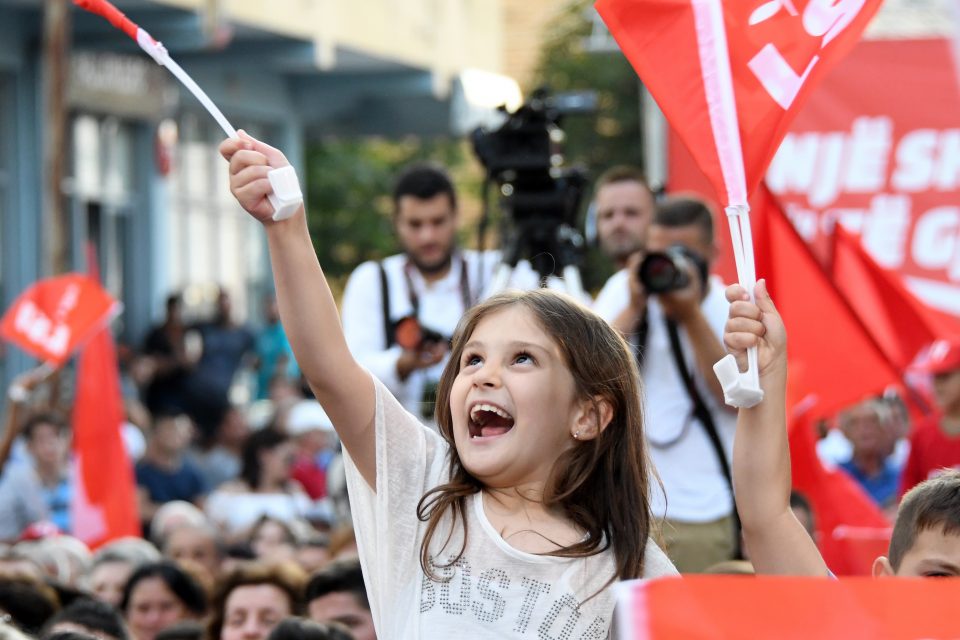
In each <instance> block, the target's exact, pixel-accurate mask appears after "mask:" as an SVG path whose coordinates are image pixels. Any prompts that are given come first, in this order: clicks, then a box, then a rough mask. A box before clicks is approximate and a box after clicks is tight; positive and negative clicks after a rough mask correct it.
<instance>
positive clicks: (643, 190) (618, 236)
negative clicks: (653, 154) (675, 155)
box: [594, 165, 656, 307]
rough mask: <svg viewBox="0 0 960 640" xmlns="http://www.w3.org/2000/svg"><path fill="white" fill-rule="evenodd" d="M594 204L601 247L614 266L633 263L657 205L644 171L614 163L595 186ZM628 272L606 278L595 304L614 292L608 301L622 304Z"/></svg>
mask: <svg viewBox="0 0 960 640" xmlns="http://www.w3.org/2000/svg"><path fill="white" fill-rule="evenodd" d="M594 192H595V194H596V195H595V196H594V205H595V207H596V219H597V223H596V224H597V227H596V228H597V241H598V242H599V243H600V249H601V250H602V251H603V253H604V254H605V255H606V256H607V257H608V258H610V260H612V261H613V263H614V264H615V265H616V267H617V269H619V270H622V269H625V268H626V267H627V264H628V263H629V262H630V261H631V259H632V260H633V265H634V267H636V266H638V265H639V260H640V258H641V257H642V255H643V250H644V248H645V247H646V241H647V228H648V227H649V226H650V223H651V221H652V220H653V212H654V209H655V208H656V203H655V202H654V198H653V193H652V192H651V191H650V186H649V185H648V184H647V179H646V177H644V175H643V172H642V171H641V170H640V169H638V168H637V167H630V166H625V165H621V166H616V167H612V168H610V169H608V170H607V171H606V172H604V173H603V175H601V176H600V178H599V179H598V180H597V183H596V185H595V186H594ZM626 276H627V273H626V272H623V273H621V275H619V276H617V278H616V279H613V280H609V281H608V282H607V285H606V286H605V287H604V288H603V289H602V290H601V293H600V295H599V297H598V298H597V304H598V305H600V306H601V307H602V306H603V305H604V302H605V297H606V296H607V295H610V296H613V300H611V302H615V303H616V306H618V307H619V306H622V304H623V303H622V301H621V302H616V300H618V299H622V293H621V292H618V291H616V289H617V288H622V286H623V285H624V284H626V283H625V279H626Z"/></svg>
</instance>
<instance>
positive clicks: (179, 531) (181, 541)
mask: <svg viewBox="0 0 960 640" xmlns="http://www.w3.org/2000/svg"><path fill="white" fill-rule="evenodd" d="M163 555H164V556H165V557H167V558H169V559H171V560H173V561H174V562H178V563H182V562H183V561H187V562H191V563H194V564H195V565H196V566H198V567H200V568H202V569H203V570H204V572H205V573H206V574H207V575H208V576H209V578H210V579H211V580H216V578H217V577H219V575H220V567H221V564H222V563H223V541H222V540H221V539H220V535H219V533H218V532H217V530H216V529H215V528H214V527H213V526H212V525H210V524H202V525H192V524H184V525H181V526H178V527H176V528H174V529H173V530H171V531H170V532H169V533H168V534H167V535H166V536H164V539H163Z"/></svg>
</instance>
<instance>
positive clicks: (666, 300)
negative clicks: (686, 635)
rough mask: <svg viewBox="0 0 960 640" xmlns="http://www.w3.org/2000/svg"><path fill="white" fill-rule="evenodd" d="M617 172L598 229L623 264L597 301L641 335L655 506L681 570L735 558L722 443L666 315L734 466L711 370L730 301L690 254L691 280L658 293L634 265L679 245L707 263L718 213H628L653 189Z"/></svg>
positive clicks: (674, 205)
mask: <svg viewBox="0 0 960 640" xmlns="http://www.w3.org/2000/svg"><path fill="white" fill-rule="evenodd" d="M614 175H617V174H614ZM619 176H620V177H621V179H620V180H617V181H614V182H612V183H605V182H604V181H603V179H601V183H600V186H599V187H598V190H597V213H598V218H597V231H598V236H599V238H600V241H601V246H602V247H603V248H604V249H605V250H606V251H607V253H608V254H609V255H611V257H613V258H614V259H615V260H617V261H618V264H620V266H621V267H622V269H621V270H620V271H618V272H617V273H616V274H614V275H613V276H612V277H611V278H610V279H609V280H608V281H607V283H606V284H605V285H604V287H603V290H602V291H601V292H600V294H599V295H598V297H597V300H596V302H595V304H594V309H595V310H596V311H597V313H598V314H600V315H601V316H602V317H604V318H606V319H607V320H609V321H610V322H611V324H613V325H614V326H615V327H617V328H618V329H619V330H620V331H621V332H622V333H623V334H624V335H625V336H626V337H627V338H628V339H629V340H630V341H631V342H632V343H633V344H635V345H638V343H639V342H640V341H641V340H642V342H643V344H642V347H639V348H640V349H641V353H642V355H641V369H640V371H641V375H642V379H643V384H644V429H645V431H646V434H647V439H648V442H649V444H650V455H651V459H652V460H653V463H654V466H655V467H656V469H657V472H658V474H659V476H660V479H661V480H662V482H663V489H664V491H660V490H659V488H658V486H657V484H656V483H654V487H655V489H654V491H653V496H652V498H653V501H652V502H653V505H652V506H653V509H654V514H655V515H657V516H658V517H661V518H665V519H666V524H665V526H664V538H665V540H666V541H667V545H668V549H667V551H668V553H669V555H670V556H671V559H672V560H673V561H674V563H675V564H676V565H677V567H678V568H679V569H680V570H681V571H700V570H703V569H705V568H706V567H707V566H709V565H710V564H713V563H715V562H719V561H722V560H726V559H729V558H730V557H731V555H732V553H733V551H734V548H735V545H734V524H733V521H732V518H731V516H732V514H733V511H734V504H733V496H732V495H731V492H730V489H729V485H728V482H727V479H726V477H725V474H724V472H723V468H722V466H721V464H720V460H719V458H718V456H717V452H716V448H715V447H714V445H713V444H712V443H711V440H710V437H709V436H708V434H707V431H706V429H705V428H704V425H703V424H702V423H701V421H700V420H699V419H697V418H695V417H694V402H693V400H692V399H691V396H690V393H689V392H688V390H687V387H686V384H685V382H684V380H683V377H682V376H681V373H680V370H679V368H678V366H677V362H676V358H675V356H674V352H673V348H672V346H671V341H670V335H669V331H668V329H667V319H668V318H669V319H672V320H673V322H674V323H675V324H676V326H677V327H678V331H677V334H678V337H679V344H680V347H681V351H682V354H683V360H684V362H685V366H686V370H687V372H688V373H689V375H690V376H691V378H692V380H693V383H694V385H695V387H696V389H697V392H698V395H699V396H700V398H701V400H702V402H703V404H704V406H705V407H706V409H707V410H708V412H709V414H710V416H711V418H712V420H713V423H714V426H715V428H716V431H717V435H718V436H719V440H720V443H721V446H722V448H723V450H724V453H725V457H726V460H727V464H728V465H729V463H730V458H731V454H732V448H733V433H734V430H735V428H736V414H735V413H733V412H732V411H730V410H729V409H727V408H726V407H725V405H724V403H723V392H722V389H721V388H720V385H719V383H718V381H717V380H716V377H715V376H714V375H713V371H712V366H713V364H714V363H715V362H716V361H717V360H719V359H720V358H721V357H723V355H724V349H723V345H722V343H721V341H720V336H721V335H722V332H723V326H724V323H725V322H726V319H727V302H726V299H725V298H724V288H723V285H722V284H720V283H719V282H716V281H711V280H710V279H705V275H706V273H705V269H704V272H703V273H699V269H698V268H696V266H695V265H693V264H692V263H691V265H690V266H689V273H688V275H689V276H690V284H689V285H688V286H686V287H684V288H681V289H678V290H676V291H671V292H665V293H661V294H656V295H651V294H649V293H648V292H646V291H645V290H644V286H643V284H642V283H641V282H640V279H639V277H638V273H637V272H638V268H639V265H640V263H641V261H642V259H643V257H644V255H647V254H649V253H654V252H663V251H664V250H666V249H668V248H670V247H673V246H677V245H679V246H682V247H684V248H685V249H686V250H687V251H689V252H691V253H692V254H695V255H697V256H699V257H700V258H702V259H703V261H704V265H703V266H704V267H706V265H708V264H709V263H710V261H711V260H712V259H713V256H714V254H715V248H714V243H713V227H712V219H711V216H710V212H709V210H708V209H706V207H704V206H703V205H702V204H701V203H699V202H698V201H695V200H690V199H675V200H672V201H668V202H667V203H665V204H664V205H662V206H661V207H659V208H658V209H657V211H656V213H655V214H652V215H649V216H646V217H645V216H643V215H642V213H641V215H634V216H632V217H631V216H628V215H626V214H625V213H624V212H630V211H634V212H637V211H639V212H644V211H650V209H648V208H647V207H648V206H649V207H650V208H652V198H651V197H650V196H649V191H648V190H647V189H646V185H645V183H643V182H642V177H639V175H638V174H634V175H631V174H626V175H624V173H623V172H622V170H621V173H620V174H619ZM611 187H615V188H611ZM644 192H645V194H646V195H644ZM618 218H619V222H618ZM651 218H652V223H651ZM648 223H649V224H648ZM631 247H633V251H632V252H631V253H629V254H627V250H628V249H630V248H631ZM641 325H643V329H641V328H640V327H641ZM638 346H639V345H638ZM664 492H665V495H664Z"/></svg>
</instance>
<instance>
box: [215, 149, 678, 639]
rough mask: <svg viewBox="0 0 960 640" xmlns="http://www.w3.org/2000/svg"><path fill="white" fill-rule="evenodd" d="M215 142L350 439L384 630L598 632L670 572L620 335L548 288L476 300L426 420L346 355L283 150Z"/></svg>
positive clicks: (289, 321) (298, 348)
mask: <svg viewBox="0 0 960 640" xmlns="http://www.w3.org/2000/svg"><path fill="white" fill-rule="evenodd" d="M220 152H221V153H222V154H223V156H224V157H225V158H226V159H227V160H228V161H229V162H230V187H231V190H232V192H233V194H234V196H235V197H236V198H237V200H238V201H239V202H240V204H241V205H242V206H243V208H244V209H246V210H247V211H248V212H249V213H250V214H251V215H252V216H254V217H255V218H256V219H257V220H260V221H261V222H263V223H264V227H265V230H266V233H267V242H268V246H269V249H270V257H271V261H272V265H273V273H274V278H275V282H276V290H277V295H278V299H279V303H280V315H281V317H282V318H283V324H284V327H285V329H286V330H287V332H288V336H289V338H290V343H291V344H292V345H293V349H294V353H295V354H296V357H297V362H298V363H299V364H300V367H301V370H302V371H303V373H304V374H305V375H306V377H307V379H308V380H309V381H310V385H311V388H312V389H313V391H314V394H315V395H316V397H317V399H318V400H319V401H320V403H321V404H322V405H323V406H324V408H325V409H326V410H327V413H328V415H329V416H330V418H331V419H332V421H333V424H334V425H335V426H336V428H337V432H338V434H339V435H340V438H341V440H342V442H343V445H344V447H345V449H346V454H347V455H346V457H347V458H348V460H347V478H348V486H349V489H350V497H351V502H352V508H353V517H354V522H355V525H356V529H357V537H358V544H359V551H360V558H361V562H362V564H363V567H364V573H365V575H366V576H367V578H368V587H369V591H370V596H371V597H370V608H371V612H372V614H373V617H374V621H375V625H376V627H377V632H378V635H381V636H382V637H396V638H411V637H421V638H448V637H453V636H456V635H462V634H463V630H464V629H466V628H469V629H470V635H471V637H473V638H512V637H516V638H519V637H521V636H522V637H527V636H526V635H525V634H533V633H539V635H540V637H553V636H556V635H558V634H560V635H563V636H564V637H578V638H580V637H586V638H604V637H607V635H608V633H609V630H610V625H611V620H612V614H613V605H614V595H613V590H612V589H611V585H612V583H613V582H614V581H615V580H620V579H628V578H640V577H653V576H658V575H665V574H673V573H675V570H674V569H673V567H672V565H671V564H670V562H669V560H667V559H666V556H664V554H663V552H662V551H661V550H660V549H659V548H658V547H657V546H656V544H654V543H653V542H652V541H651V540H650V538H649V534H650V527H651V519H650V502H649V486H648V478H649V474H650V469H649V468H648V463H647V452H646V450H645V445H644V441H643V428H642V416H641V410H640V390H639V376H638V373H637V368H636V365H635V364H634V359H633V355H632V354H631V353H630V350H629V348H628V347H627V345H626V343H625V342H624V341H623V339H622V338H621V337H620V335H619V334H618V333H617V332H616V331H614V330H613V329H612V328H611V327H610V326H609V325H607V324H606V323H605V322H604V321H603V320H602V319H600V318H599V317H598V316H596V315H595V314H593V313H592V312H590V311H589V310H587V309H585V308H583V307H581V306H580V305H578V304H576V303H575V302H572V301H571V300H569V299H568V298H565V297H563V296H561V295H558V294H555V293H550V292H547V291H543V290H539V291H532V292H527V293H511V294H502V295H498V296H495V297H493V298H491V299H489V300H487V301H486V302H484V303H481V304H480V305H478V306H477V307H475V308H473V309H472V310H470V311H469V312H468V313H467V314H466V315H465V316H464V318H463V320H462V321H461V323H460V327H459V329H458V331H457V334H456V336H455V337H454V340H453V345H452V348H451V358H450V364H449V365H448V366H447V368H446V370H445V371H444V374H443V376H442V378H441V380H440V384H439V388H438V394H437V423H438V426H439V429H440V433H439V434H438V433H436V432H434V431H431V430H429V429H427V428H426V427H424V426H423V425H421V424H420V423H419V422H418V421H417V419H416V418H415V417H413V416H412V415H411V414H409V413H407V412H406V411H404V409H403V408H402V406H401V405H400V404H399V403H398V402H397V400H396V399H395V398H394V397H393V396H391V395H390V393H389V392H388V391H387V390H386V389H385V387H384V386H383V385H382V384H381V383H379V382H378V381H376V380H375V379H373V378H372V377H371V376H370V374H369V373H368V372H367V371H365V370H364V369H363V368H362V367H361V366H360V365H359V364H358V363H357V362H356V360H355V359H354V358H353V356H352V355H351V354H350V351H349V350H348V348H347V345H346V342H345V340H344V337H343V331H342V329H341V326H340V320H339V317H338V314H337V307H336V304H335V302H334V299H333V296H332V294H331V293H330V289H329V287H328V286H327V283H326V280H325V278H324V275H323V272H322V270H321V269H320V265H319V263H318V262H317V257H316V254H315V253H314V249H313V245H312V243H311V240H310V236H309V233H308V231H307V223H306V216H305V214H304V211H303V209H302V208H301V210H300V211H298V212H297V214H296V215H295V216H294V217H293V218H291V219H289V220H285V221H281V222H273V221H272V220H271V216H272V213H273V208H272V207H271V205H270V203H269V201H268V200H267V195H268V194H269V193H270V184H269V181H268V179H267V172H268V171H269V170H270V169H271V168H276V167H281V166H286V165H287V164H288V163H287V161H286V159H285V158H284V156H283V154H282V153H280V152H279V151H277V150H276V149H274V148H272V147H270V146H268V145H266V144H263V143H262V142H259V141H256V140H254V139H253V138H250V137H249V136H246V135H245V134H244V135H242V137H241V138H239V139H230V140H227V141H225V142H224V143H222V144H221V146H220ZM425 224H426V223H425Z"/></svg>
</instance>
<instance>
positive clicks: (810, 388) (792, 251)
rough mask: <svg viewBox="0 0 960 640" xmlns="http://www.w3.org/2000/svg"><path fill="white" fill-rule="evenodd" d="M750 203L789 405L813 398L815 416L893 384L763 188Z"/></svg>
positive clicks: (886, 366)
mask: <svg viewBox="0 0 960 640" xmlns="http://www.w3.org/2000/svg"><path fill="white" fill-rule="evenodd" d="M751 204H752V206H753V211H754V213H753V219H754V225H755V228H756V234H755V237H756V239H757V258H756V259H757V271H758V272H760V273H762V274H765V275H766V278H767V287H768V289H769V291H770V295H771V296H773V300H774V302H775V303H776V305H777V309H779V311H780V314H781V315H782V316H783V321H784V324H785V325H786V328H787V336H788V339H787V355H788V359H789V362H790V381H789V388H788V409H791V408H793V407H794V406H796V405H797V403H799V402H801V401H803V402H814V403H815V406H814V407H813V409H812V411H813V412H814V413H815V415H816V416H818V417H819V416H828V415H832V414H833V413H835V412H836V411H838V410H840V409H842V408H844V407H846V406H848V405H850V404H853V403H855V402H858V401H860V400H863V399H864V398H865V397H867V396H869V395H875V394H879V393H882V392H883V391H884V389H886V388H887V387H888V386H889V385H892V384H895V383H897V382H899V379H900V377H899V374H898V372H897V371H896V370H895V369H894V368H893V366H892V365H891V364H890V362H889V361H888V360H887V358H886V356H885V355H884V354H883V352H882V351H881V350H880V349H879V347H878V346H877V344H876V343H875V342H874V341H873V339H872V338H871V336H870V335H869V333H868V332H867V331H866V329H865V328H864V326H863V324H862V323H861V322H860V320H859V319H858V318H857V316H856V314H855V313H854V312H853V311H852V310H851V308H850V306H849V304H848V303H847V301H846V300H844V298H843V296H842V294H841V293H840V292H839V291H837V289H836V288H835V287H834V286H833V284H832V283H831V282H830V279H829V277H828V276H827V274H826V272H824V270H823V268H822V267H821V266H820V263H819V262H818V261H817V259H816V257H815V256H814V255H813V253H812V252H811V250H810V248H809V246H808V245H807V244H806V243H805V242H804V241H803V239H802V238H801V237H800V236H799V234H797V231H796V229H794V227H793V225H792V224H791V223H790V220H788V219H787V217H786V215H784V213H783V211H782V210H781V209H780V207H779V205H778V204H777V202H776V200H775V199H774V198H773V196H772V195H771V194H770V192H769V191H767V190H766V189H765V188H764V189H761V190H759V191H758V192H757V197H756V198H754V200H753V201H752V202H751Z"/></svg>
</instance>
